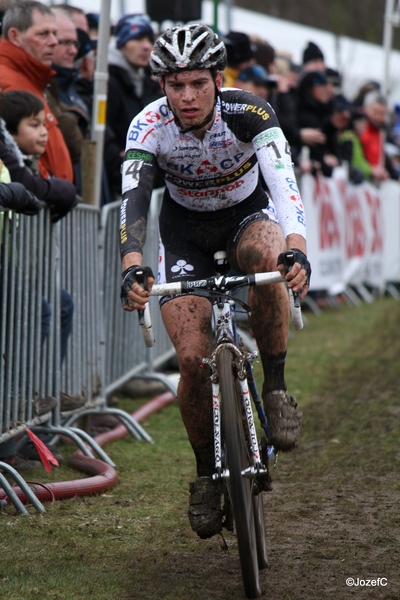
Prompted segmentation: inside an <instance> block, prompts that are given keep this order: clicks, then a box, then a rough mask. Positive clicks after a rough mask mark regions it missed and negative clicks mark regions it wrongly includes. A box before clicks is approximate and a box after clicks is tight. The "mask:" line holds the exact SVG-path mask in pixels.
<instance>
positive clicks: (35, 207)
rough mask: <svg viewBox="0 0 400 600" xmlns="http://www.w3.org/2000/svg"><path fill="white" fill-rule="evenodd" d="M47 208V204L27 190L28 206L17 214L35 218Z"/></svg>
mask: <svg viewBox="0 0 400 600" xmlns="http://www.w3.org/2000/svg"><path fill="white" fill-rule="evenodd" d="M45 206H46V202H42V201H41V200H39V199H38V198H36V196H35V195H34V194H32V192H29V191H28V190H26V204H25V206H23V207H22V208H20V209H19V210H17V211H16V212H18V213H21V214H23V215H28V216H33V215H37V214H38V212H39V210H41V209H42V208H44V207H45Z"/></svg>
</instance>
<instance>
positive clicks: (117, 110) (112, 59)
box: [104, 14, 163, 197]
mask: <svg viewBox="0 0 400 600" xmlns="http://www.w3.org/2000/svg"><path fill="white" fill-rule="evenodd" d="M114 33H115V46H112V45H111V46H110V49H109V55H108V64H109V82H108V100H107V127H108V130H109V131H110V133H111V134H112V135H113V138H112V140H111V143H109V144H107V145H106V147H105V155H104V160H105V164H106V169H107V174H108V181H109V185H110V188H111V192H112V193H113V195H114V197H119V196H120V195H121V172H120V167H121V165H122V160H123V155H124V151H125V143H126V134H127V131H128V128H129V125H130V124H131V121H132V119H133V118H134V117H135V116H136V115H137V114H138V113H139V112H140V111H141V110H143V108H144V107H145V106H147V105H148V104H149V103H150V102H153V101H154V100H157V99H158V98H161V97H162V96H163V92H162V90H161V87H160V85H159V83H158V82H157V81H155V80H154V79H153V78H152V77H151V74H150V70H149V67H148V65H149V61H150V53H151V51H152V49H153V42H154V32H153V29H152V27H151V22H150V19H149V17H148V16H147V15H143V14H133V15H125V16H124V17H122V18H121V19H120V20H119V21H118V23H117V25H116V27H115V32H114Z"/></svg>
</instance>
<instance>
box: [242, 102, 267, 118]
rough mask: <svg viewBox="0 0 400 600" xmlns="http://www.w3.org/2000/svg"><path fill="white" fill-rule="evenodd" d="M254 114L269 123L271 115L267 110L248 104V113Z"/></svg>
mask: <svg viewBox="0 0 400 600" xmlns="http://www.w3.org/2000/svg"><path fill="white" fill-rule="evenodd" d="M248 111H250V112H252V113H254V114H256V115H258V116H259V117H261V118H262V119H263V120H264V121H267V120H268V119H269V118H270V114H269V112H268V111H267V110H265V108H261V106H253V105H252V104H248V105H247V106H246V112H248Z"/></svg>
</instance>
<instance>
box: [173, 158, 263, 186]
mask: <svg viewBox="0 0 400 600" xmlns="http://www.w3.org/2000/svg"><path fill="white" fill-rule="evenodd" d="M256 163H257V159H256V157H255V155H253V156H252V157H251V159H250V160H248V161H247V162H245V163H244V164H243V165H242V166H240V167H238V168H237V169H236V170H235V171H232V172H231V173H229V174H228V175H216V176H215V177H213V178H210V179H200V177H202V175H197V176H196V179H183V178H182V177H178V176H177V175H174V174H173V173H168V172H166V173H165V179H166V181H169V182H170V183H172V184H173V185H176V186H177V187H180V188H186V189H195V190H201V189H204V188H213V187H220V186H222V185H229V184H230V183H234V182H235V181H237V180H238V179H240V178H242V177H243V176H244V175H245V174H246V173H248V172H249V171H250V170H251V169H252V168H253V167H254V166H255V164H256ZM192 166H193V165H192ZM203 168H205V165H203ZM192 174H193V175H194V173H192ZM207 174H208V172H207Z"/></svg>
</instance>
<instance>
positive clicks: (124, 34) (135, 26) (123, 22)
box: [114, 14, 154, 49]
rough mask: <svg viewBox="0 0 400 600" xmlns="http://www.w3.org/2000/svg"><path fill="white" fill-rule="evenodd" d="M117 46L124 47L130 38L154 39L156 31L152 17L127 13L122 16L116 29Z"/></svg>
mask: <svg viewBox="0 0 400 600" xmlns="http://www.w3.org/2000/svg"><path fill="white" fill-rule="evenodd" d="M114 35H115V38H116V46H117V48H118V49H120V48H122V46H124V45H125V44H126V43H127V42H129V40H134V39H137V38H141V37H148V38H150V39H151V41H152V42H153V41H154V31H153V28H152V26H151V21H150V17H149V16H148V15H144V14H134V15H125V16H123V17H121V18H120V20H119V21H118V23H117V24H116V26H115V29H114Z"/></svg>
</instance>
